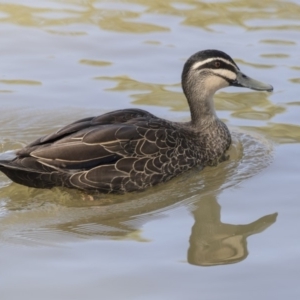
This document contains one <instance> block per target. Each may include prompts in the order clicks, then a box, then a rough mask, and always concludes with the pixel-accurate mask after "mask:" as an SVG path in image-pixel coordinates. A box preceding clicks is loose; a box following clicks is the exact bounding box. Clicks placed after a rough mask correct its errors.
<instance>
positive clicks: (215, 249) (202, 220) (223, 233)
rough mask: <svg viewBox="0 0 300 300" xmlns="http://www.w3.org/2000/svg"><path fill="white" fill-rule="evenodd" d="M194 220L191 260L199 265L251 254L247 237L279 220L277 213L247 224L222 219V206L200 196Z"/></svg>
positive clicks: (190, 250) (225, 262)
mask: <svg viewBox="0 0 300 300" xmlns="http://www.w3.org/2000/svg"><path fill="white" fill-rule="evenodd" d="M193 215H194V218H195V223H194V225H193V227H192V232H191V236H190V247H189V249H188V254H187V257H188V262H189V263H190V264H193V265H199V266H214V265H221V264H231V263H237V262H240V261H242V260H244V259H245V258H246V257H247V256H248V249H247V237H248V236H250V235H252V234H257V233H260V232H262V231H264V230H265V229H266V228H268V227H269V226H270V225H272V224H273V223H274V222H275V221H276V217H277V213H274V214H270V215H266V216H263V217H261V218H259V219H258V220H256V221H254V222H252V223H250V224H245V225H233V224H226V223H222V222H221V206H220V205H219V204H218V203H217V201H216V200H215V199H212V197H204V198H203V199H201V200H200V201H199V202H198V204H197V208H196V209H195V210H194V211H193Z"/></svg>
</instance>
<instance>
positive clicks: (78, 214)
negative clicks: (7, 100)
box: [0, 132, 272, 245]
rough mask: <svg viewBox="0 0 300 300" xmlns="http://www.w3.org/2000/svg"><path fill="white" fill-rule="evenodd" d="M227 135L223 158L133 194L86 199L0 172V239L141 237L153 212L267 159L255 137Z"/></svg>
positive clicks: (214, 189)
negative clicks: (225, 158)
mask: <svg viewBox="0 0 300 300" xmlns="http://www.w3.org/2000/svg"><path fill="white" fill-rule="evenodd" d="M232 137H233V144H232V147H231V148H230V151H229V154H230V159H229V160H228V161H226V162H224V163H222V164H220V165H219V166H217V167H208V168H205V169H204V170H203V171H201V172H199V170H198V169H193V170H191V171H189V172H187V173H185V174H183V175H181V176H179V177H177V178H175V179H173V180H171V181H170V182H168V183H165V184H161V185H159V186H156V187H153V188H149V189H147V190H146V191H144V192H139V193H129V194H125V195H94V196H93V197H91V196H88V195H86V194H84V193H82V192H79V191H76V190H68V189H62V188H54V189H52V190H38V189H32V188H27V187H24V186H20V185H17V184H14V183H13V184H10V183H9V182H8V181H5V178H4V176H1V177H0V180H1V182H5V183H6V186H5V187H2V188H0V200H1V203H2V205H1V211H2V213H1V215H0V240H1V241H2V242H7V243H8V244H17V245H20V244H23V245H28V244H30V245H43V244H47V245H48V244H52V245H55V244H60V243H62V242H68V241H74V240H76V239H78V238H86V237H87V236H94V237H97V238H113V239H115V238H119V239H120V238H122V239H123V238H126V239H128V238H130V239H135V240H138V241H144V240H143V238H142V237H141V236H140V234H139V232H140V227H141V226H142V224H144V223H145V222H147V221H149V220H153V219H155V218H157V217H158V214H157V212H161V211H162V210H167V209H171V208H173V207H174V205H178V204H179V203H180V204H182V203H185V204H190V203H195V202H196V201H198V200H199V198H201V197H203V196H204V195H209V194H215V193H220V192H221V191H222V190H223V189H225V188H228V187H230V186H234V185H236V184H238V183H240V182H241V181H243V180H245V179H247V178H249V177H252V176H254V175H255V174H257V173H258V172H259V171H261V170H262V169H264V168H266V167H267V166H268V165H269V164H270V162H271V161H272V146H271V144H270V143H268V142H267V141H265V140H264V139H262V138H261V137H260V136H254V135H252V134H251V135H250V134H248V133H244V132H233V134H232ZM4 148H6V147H5V145H4ZM2 178H3V179H2ZM187 183H188V184H187ZM91 199H93V200H97V201H90V200H91Z"/></svg>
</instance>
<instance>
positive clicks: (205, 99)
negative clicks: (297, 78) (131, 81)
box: [0, 49, 273, 193]
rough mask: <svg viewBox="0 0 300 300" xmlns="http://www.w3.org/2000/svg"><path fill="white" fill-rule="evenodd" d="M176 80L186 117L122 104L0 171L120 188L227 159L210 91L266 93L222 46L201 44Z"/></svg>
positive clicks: (55, 182)
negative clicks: (164, 116) (171, 116)
mask: <svg viewBox="0 0 300 300" xmlns="http://www.w3.org/2000/svg"><path fill="white" fill-rule="evenodd" d="M181 84H182V89H183V93H184V95H185V97H186V99H187V102H188V105H189V108H190V114H191V119H190V121H188V122H175V121H169V120H165V119H162V118H159V117H157V116H155V115H153V114H151V113H150V112H147V111H145V110H142V109H137V108H136V109H135V108H128V109H120V110H115V111H112V112H108V113H105V114H102V115H100V116H93V117H88V118H84V119H81V120H78V121H76V122H74V123H71V124H69V125H67V126H65V127H63V128H61V129H59V130H58V131H56V132H54V133H51V134H49V135H46V136H43V137H41V138H39V139H37V140H35V141H33V142H32V143H30V144H28V145H27V146H25V147H24V148H22V149H20V150H18V151H15V152H14V157H13V158H11V159H2V160H0V171H1V172H3V173H4V174H5V175H6V176H7V177H9V178H10V179H11V180H12V181H14V182H16V183H18V184H21V185H25V186H28V187H33V188H53V187H56V186H60V187H67V188H73V189H79V190H83V191H87V192H100V193H126V192H133V191H139V190H144V189H146V188H148V187H150V186H154V185H157V184H159V183H163V182H167V181H169V180H170V179H172V178H174V177H176V176H178V175H179V174H181V173H183V172H186V171H188V170H190V169H192V168H194V167H199V169H200V170H201V169H202V168H204V167H209V166H216V165H217V164H219V163H221V162H222V161H224V160H226V159H228V158H229V157H228V155H226V152H227V150H228V149H229V147H230V145H231V135H230V131H229V129H228V128H227V126H226V125H225V123H223V122H222V121H221V120H220V119H219V118H218V117H217V115H216V111H215V108H214V101H213V96H214V94H215V92H216V91H218V90H219V89H221V88H225V87H228V86H236V87H245V88H249V89H252V90H257V91H267V92H271V91H272V90H273V87H272V86H271V85H269V84H266V83H263V82H260V81H258V80H255V79H252V78H250V77H248V76H246V75H245V74H244V73H242V72H241V71H240V69H239V67H238V66H237V64H236V63H235V62H234V60H233V59H232V58H231V57H230V56H229V55H227V54H226V53H224V52H222V51H220V50H211V49H209V50H203V51H199V52H197V53H195V54H193V55H192V56H191V57H190V58H189V59H188V60H187V61H186V63H185V64H184V67H183V71H182V76H181Z"/></svg>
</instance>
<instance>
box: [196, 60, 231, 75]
mask: <svg viewBox="0 0 300 300" xmlns="http://www.w3.org/2000/svg"><path fill="white" fill-rule="evenodd" d="M215 62H216V61H211V62H208V63H206V64H204V65H201V66H200V67H198V68H197V69H196V70H201V69H226V70H230V71H232V72H234V73H236V69H235V68H234V67H233V66H232V65H229V64H226V63H225V62H223V61H218V62H219V63H220V67H218V68H217V67H216V66H215Z"/></svg>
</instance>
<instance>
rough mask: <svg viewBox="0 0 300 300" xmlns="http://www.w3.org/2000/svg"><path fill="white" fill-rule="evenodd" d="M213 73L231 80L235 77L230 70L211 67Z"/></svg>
mask: <svg viewBox="0 0 300 300" xmlns="http://www.w3.org/2000/svg"><path fill="white" fill-rule="evenodd" d="M211 71H212V72H213V73H214V74H216V75H219V76H221V77H224V78H228V79H231V80H235V79H236V74H235V73H234V72H232V71H230V70H226V69H212V70H211Z"/></svg>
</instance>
